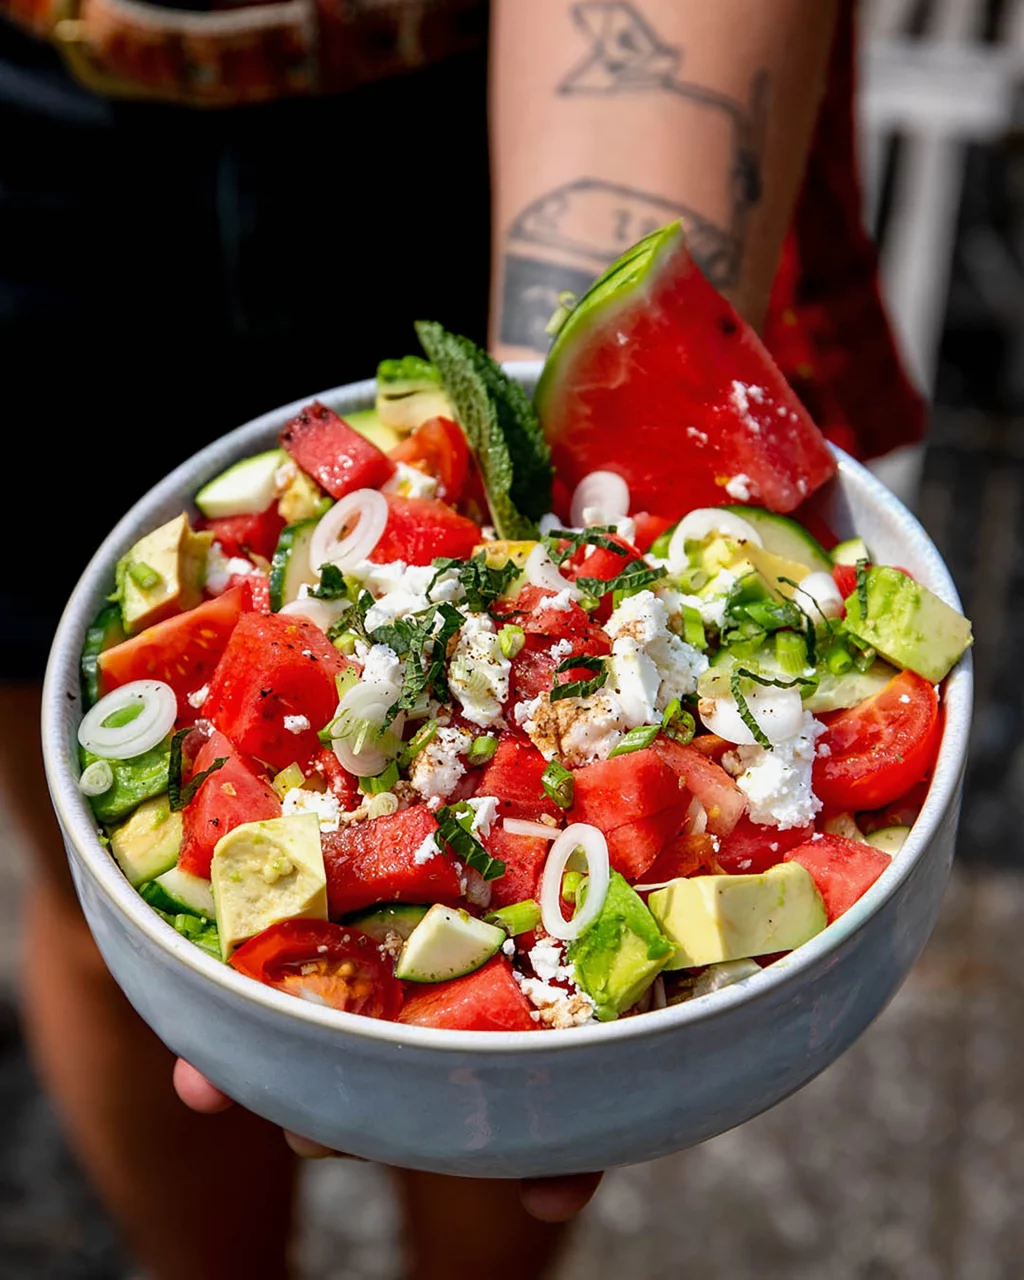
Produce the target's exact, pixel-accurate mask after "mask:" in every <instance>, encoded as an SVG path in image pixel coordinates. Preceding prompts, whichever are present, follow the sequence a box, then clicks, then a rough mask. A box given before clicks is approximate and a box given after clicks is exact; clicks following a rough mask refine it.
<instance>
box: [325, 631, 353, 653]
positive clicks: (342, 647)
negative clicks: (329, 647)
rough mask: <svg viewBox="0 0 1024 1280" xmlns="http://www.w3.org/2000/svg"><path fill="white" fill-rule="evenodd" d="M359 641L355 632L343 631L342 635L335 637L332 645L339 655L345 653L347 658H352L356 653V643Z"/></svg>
mask: <svg viewBox="0 0 1024 1280" xmlns="http://www.w3.org/2000/svg"><path fill="white" fill-rule="evenodd" d="M358 639H359V637H358V636H357V635H356V633H355V632H354V631H343V632H342V633H341V635H339V636H335V637H334V639H333V640H332V641H331V643H332V644H333V645H334V647H335V649H337V651H338V652H339V653H343V654H344V655H345V657H346V658H351V656H352V655H353V654H354V653H355V651H356V641H357V640H358Z"/></svg>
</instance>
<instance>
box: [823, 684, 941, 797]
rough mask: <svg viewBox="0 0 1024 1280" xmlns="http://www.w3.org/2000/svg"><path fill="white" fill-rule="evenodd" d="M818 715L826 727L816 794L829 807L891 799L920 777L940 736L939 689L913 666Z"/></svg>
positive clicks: (927, 768) (928, 767)
mask: <svg viewBox="0 0 1024 1280" xmlns="http://www.w3.org/2000/svg"><path fill="white" fill-rule="evenodd" d="M822 719H824V720H825V721H826V724H827V728H826V730H825V733H824V734H823V735H822V737H821V738H820V740H819V743H818V755H817V758H816V759H815V762H814V793H815V795H817V796H818V798H819V799H820V800H821V801H822V803H823V804H825V805H827V806H829V807H830V808H833V809H845V810H848V811H851V812H854V813H856V812H858V811H859V810H862V809H880V808H882V807H883V806H884V805H887V804H892V802H893V801H894V800H898V799H899V798H900V796H902V795H903V794H904V793H905V792H907V791H909V790H910V788H911V787H912V786H914V784H915V783H917V782H920V781H921V779H922V778H924V777H925V776H926V775H927V774H928V773H929V771H930V770H931V768H932V766H933V765H934V763H935V757H936V755H937V754H938V750H939V742H940V740H941V738H942V724H941V720H940V718H939V698H938V694H937V693H936V692H935V688H934V686H933V685H932V684H930V683H929V681H927V680H925V679H924V678H923V677H922V676H919V675H917V674H915V673H914V672H913V671H901V672H900V673H899V675H896V676H893V678H892V679H891V680H890V681H889V683H888V684H887V685H886V686H885V688H884V689H882V690H881V691H880V692H879V693H876V694H875V695H874V696H873V697H871V698H865V700H864V701H863V702H860V703H858V704H857V706H855V707H850V708H849V709H848V710H846V711H837V712H835V714H834V715H831V716H823V717H822Z"/></svg>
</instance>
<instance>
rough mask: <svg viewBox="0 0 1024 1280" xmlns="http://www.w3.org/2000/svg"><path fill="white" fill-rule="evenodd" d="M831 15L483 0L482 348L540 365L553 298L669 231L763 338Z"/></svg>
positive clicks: (722, 2)
mask: <svg viewBox="0 0 1024 1280" xmlns="http://www.w3.org/2000/svg"><path fill="white" fill-rule="evenodd" d="M835 11H836V0H771V3H768V4H766V3H764V0H715V3H714V4H708V3H706V0H632V2H628V3H622V2H619V0H608V2H604V0H493V24H492V28H493V30H492V49H491V59H492V76H491V86H492V87H491V134H492V152H493V161H492V163H493V169H494V230H493V235H494V245H493V256H494V280H493V299H494V301H493V305H492V322H491V346H492V349H493V350H494V351H495V352H497V354H498V355H499V356H500V357H501V358H505V359H509V358H517V357H519V358H525V357H528V356H532V355H536V354H537V353H538V352H543V351H544V350H546V348H547V345H548V340H547V338H546V336H545V334H544V325H545V324H546V322H547V320H548V318H549V316H550V315H551V313H552V312H553V311H554V310H555V308H556V306H557V300H558V294H559V293H560V292H562V291H563V290H568V291H570V292H571V293H574V294H580V293H582V292H583V290H584V289H585V288H586V287H587V285H588V284H589V282H590V281H591V280H592V279H593V277H594V276H595V275H596V274H597V273H598V272H600V271H601V270H602V269H603V268H604V267H605V266H607V264H608V263H609V262H611V261H613V260H614V259H615V258H616V257H618V256H619V254H620V253H621V252H622V251H623V250H624V249H626V248H627V247H628V246H629V245H630V244H632V243H634V242H635V241H636V240H639V239H640V238H641V237H642V236H644V235H646V234H647V233H648V232H649V231H651V230H653V229H654V228H655V227H658V226H661V225H663V224H664V223H666V222H670V221H672V220H673V219H675V218H681V219H682V220H683V222H684V225H685V226H686V227H687V231H688V239H689V243H690V248H691V252H692V253H693V255H694V257H695V258H696V259H697V261H698V262H699V263H700V265H701V267H702V268H703V270H704V272H705V274H706V275H707V276H708V278H709V279H710V280H711V282H712V283H713V284H714V285H716V286H717V287H718V288H719V289H721V290H722V292H723V293H725V294H727V295H728V296H729V297H730V299H731V300H732V302H733V303H734V304H735V306H736V307H737V309H738V310H739V311H740V312H742V313H743V314H744V315H745V316H746V317H747V318H748V319H749V320H751V321H752V322H753V323H754V324H760V322H761V320H762V318H763V315H764V311H765V307H766V305H767V301H768V295H769V292H770V289H771V283H772V278H773V276H774V273H775V266H776V262H777V259H778V254H779V250H780V247H781V245H782V240H783V237H784V235H785V231H786V227H787V225H788V222H789V218H790V214H791V211H792V208H793V204H794V201H795V199H796V195H797V192H798V189H799V184H800V179H801V175H802V172H803V166H804V161H805V158H806V154H807V149H808V147H809V145H810V140H811V134H812V130H813V126H814V121H815V117H816V113H817V108H818V102H819V99H820V95H821V91H822V88H823V81H824V74H825V68H826V65H827V61H828V53H829V45H830V40H831V36H832V31H833V27H834V22H835Z"/></svg>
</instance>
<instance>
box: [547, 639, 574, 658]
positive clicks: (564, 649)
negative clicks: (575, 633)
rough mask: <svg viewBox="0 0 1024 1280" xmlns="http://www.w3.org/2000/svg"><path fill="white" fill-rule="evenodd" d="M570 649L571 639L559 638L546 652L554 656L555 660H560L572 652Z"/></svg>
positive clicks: (571, 646)
mask: <svg viewBox="0 0 1024 1280" xmlns="http://www.w3.org/2000/svg"><path fill="white" fill-rule="evenodd" d="M572 649H573V645H572V641H571V640H559V641H558V642H557V643H556V644H553V645H552V646H551V648H550V649H549V650H548V653H550V654H551V656H552V658H554V660H555V661H556V662H561V661H562V659H563V658H567V657H568V656H569V654H570V653H572Z"/></svg>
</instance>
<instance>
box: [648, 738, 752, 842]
mask: <svg viewBox="0 0 1024 1280" xmlns="http://www.w3.org/2000/svg"><path fill="white" fill-rule="evenodd" d="M651 750H652V751H656V752H657V753H658V755H659V756H660V757H661V759H662V760H664V761H665V763H666V764H667V765H668V766H669V767H670V768H671V769H673V770H674V771H675V773H676V774H677V775H678V777H679V781H680V783H682V784H684V785H685V786H686V787H687V788H688V789H689V790H690V791H691V792H692V794H693V795H695V796H696V797H697V799H698V800H699V801H700V802H701V804H702V805H703V806H704V808H705V809H706V810H707V815H708V831H710V832H711V834H712V835H713V836H727V835H728V834H729V832H730V831H731V830H732V829H733V827H735V825H736V823H737V822H739V820H740V817H741V816H742V814H743V812H744V810H745V809H746V807H747V797H746V796H745V795H744V794H743V792H742V791H741V790H740V789H739V787H738V786H737V785H736V783H735V782H733V780H732V778H730V777H729V775H728V774H727V773H726V771H725V770H724V769H723V768H722V766H721V765H720V764H716V763H715V762H714V760H712V759H710V758H709V757H708V756H706V755H704V753H703V752H701V751H698V750H697V749H696V748H695V747H693V746H683V744H682V743H681V742H673V741H672V739H671V738H663V737H662V738H656V739H655V741H654V746H653V747H652V748H651ZM623 758H626V757H623Z"/></svg>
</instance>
